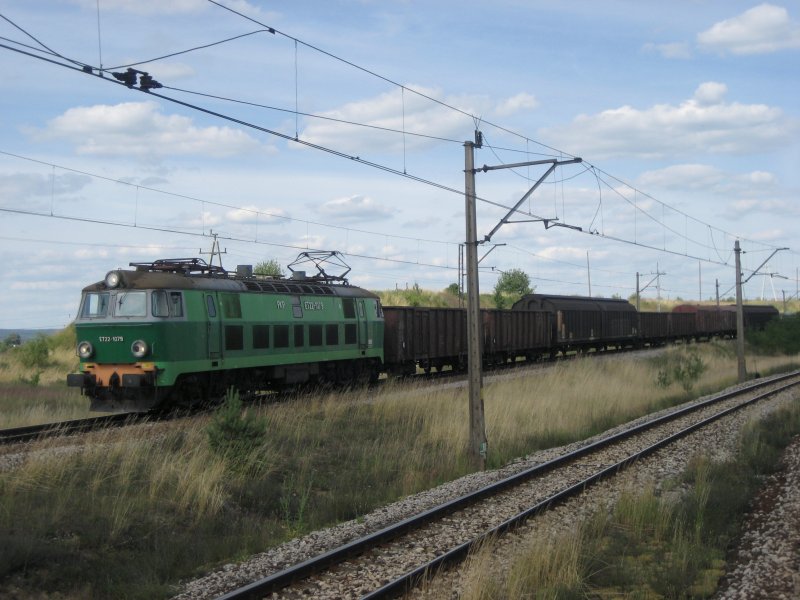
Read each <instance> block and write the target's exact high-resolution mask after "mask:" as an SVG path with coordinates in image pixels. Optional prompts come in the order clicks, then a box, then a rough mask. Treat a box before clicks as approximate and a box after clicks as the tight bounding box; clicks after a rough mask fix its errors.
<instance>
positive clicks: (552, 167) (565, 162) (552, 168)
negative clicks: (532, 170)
mask: <svg viewBox="0 0 800 600" xmlns="http://www.w3.org/2000/svg"><path fill="white" fill-rule="evenodd" d="M581 162H583V159H582V158H572V159H570V160H556V159H550V160H535V161H532V162H527V163H516V164H513V165H500V166H497V167H489V166H486V165H483V168H482V169H475V170H476V171H483V172H484V173H485V172H486V171H494V170H497V169H512V168H514V167H524V166H529V165H546V164H549V165H550V167H549V168H548V169H547V171H545V173H544V175H542V176H541V177H540V178H539V179H538V180H537V181H536V183H534V184H533V186H532V187H531V189H529V190H528V191H527V192H525V194H524V195H523V196H522V198H520V199H519V201H518V202H517V203H516V204H515V205H514V208H512V209H511V210H509V211H508V213H507V214H506V216H505V217H503V218H502V219H500V222H499V223H498V224H497V225H495V227H494V229H492V230H491V231H490V232H489V233H488V234H486V235H485V236H484V238H483V240H484V241H485V242H488V241H490V240H491V239H492V236H493V235H494V234H495V233H497V230H498V229H500V228H501V227H502V226H503V225H505V224H506V223H508V222H509V218H510V217H511V215H513V214H514V213H515V212H517V209H518V208H519V207H520V206H521V205H522V203H523V202H525V200H527V199H528V198H530V196H531V194H532V193H533V192H534V191H536V188H538V187H539V186H540V185H541V184H542V182H543V181H544V180H545V179H547V178H548V177H549V176H550V174H551V173H552V172H553V171H555V170H556V167H560V166H561V165H571V164H574V163H581ZM539 220H541V221H543V222H544V224H545V228H548V229H549V226H548V225H549V222H550V221H551V220H552V219H539Z"/></svg>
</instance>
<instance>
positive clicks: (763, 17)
mask: <svg viewBox="0 0 800 600" xmlns="http://www.w3.org/2000/svg"><path fill="white" fill-rule="evenodd" d="M697 43H698V44H699V45H700V46H701V47H705V48H708V49H710V50H715V51H717V52H720V53H722V54H725V53H726V52H730V53H731V54H740V55H741V54H765V53H768V52H776V51H778V50H785V49H795V48H800V24H798V23H797V22H796V21H793V20H792V19H791V18H790V17H789V13H788V11H787V10H786V9H785V8H783V7H782V6H775V5H774V4H766V3H765V4H760V5H758V6H756V7H754V8H751V9H749V10H746V11H745V12H743V13H742V14H740V15H737V16H735V17H732V18H730V19H726V20H724V21H720V22H719V23H715V24H714V25H712V26H711V28H710V29H707V30H706V31H703V32H701V33H699V34H697Z"/></svg>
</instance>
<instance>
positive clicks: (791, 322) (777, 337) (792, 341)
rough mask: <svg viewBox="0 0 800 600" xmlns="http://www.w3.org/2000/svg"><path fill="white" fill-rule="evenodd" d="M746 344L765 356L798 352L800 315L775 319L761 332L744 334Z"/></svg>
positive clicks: (799, 348)
mask: <svg viewBox="0 0 800 600" xmlns="http://www.w3.org/2000/svg"><path fill="white" fill-rule="evenodd" d="M745 338H746V340H747V342H748V343H749V344H750V345H751V346H752V347H753V348H754V349H756V350H758V351H761V352H764V353H765V354H797V353H798V352H800V315H792V316H790V317H784V318H782V319H775V320H773V321H770V322H769V323H767V326H766V327H765V328H764V330H763V331H747V332H745Z"/></svg>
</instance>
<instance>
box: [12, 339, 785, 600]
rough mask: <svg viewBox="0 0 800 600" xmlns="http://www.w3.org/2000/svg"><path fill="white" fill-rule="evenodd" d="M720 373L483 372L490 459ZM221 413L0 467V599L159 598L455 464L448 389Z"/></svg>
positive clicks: (671, 356) (456, 429) (680, 356)
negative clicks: (488, 376)
mask: <svg viewBox="0 0 800 600" xmlns="http://www.w3.org/2000/svg"><path fill="white" fill-rule="evenodd" d="M692 356H695V357H696V358H695V359H692ZM692 360H696V361H697V360H699V362H700V363H701V364H702V365H703V366H704V369H701V370H700V372H699V373H698V374H697V376H696V378H692V379H691V381H687V380H686V379H681V378H680V377H675V376H674V373H675V365H685V364H688V363H689V362H691V361H692ZM748 364H749V366H750V368H751V370H752V369H758V370H760V371H761V372H762V373H767V372H769V371H770V370H773V369H775V370H778V369H786V368H790V367H791V366H792V365H793V364H794V361H793V359H792V358H787V357H767V356H750V357H749V363H748ZM665 374H672V375H671V376H669V377H666V376H665ZM735 378H736V361H735V357H734V356H733V354H732V351H731V344H730V343H722V344H702V345H696V346H694V345H692V346H688V347H677V348H673V349H671V350H668V351H667V352H665V353H661V354H659V355H658V356H657V357H654V358H641V357H639V358H620V359H614V360H605V361H601V360H593V359H577V360H574V361H570V362H569V363H561V364H559V365H558V366H556V367H554V368H551V369H544V370H537V371H532V372H530V373H529V374H527V375H525V376H522V377H515V378H505V377H503V378H498V380H497V381H495V382H493V383H489V384H487V386H486V389H485V399H486V400H485V402H486V420H487V428H488V437H489V443H490V447H489V463H490V465H491V466H492V467H494V466H499V465H502V464H505V463H506V462H508V461H509V460H511V459H513V458H515V457H518V456H520V455H523V454H526V453H528V452H531V451H533V450H536V449H539V448H545V447H550V446H553V445H558V444H563V443H567V442H570V441H573V440H578V439H582V438H585V437H586V436H589V435H592V434H594V433H597V432H600V431H603V430H605V429H606V428H608V427H611V426H613V425H616V424H618V423H621V422H625V421H628V420H630V419H632V418H635V417H638V416H640V415H643V414H646V413H648V412H650V411H653V410H656V409H659V408H662V407H665V406H668V405H671V404H675V403H678V402H681V401H684V400H686V399H687V398H690V397H692V396H696V395H699V394H702V393H705V392H708V391H711V390H714V389H719V388H721V387H725V386H728V385H730V384H732V383H733V382H734V381H735ZM687 384H688V385H687ZM15 385H18V384H15ZM30 387H31V388H32V389H38V390H40V391H42V397H41V399H40V400H34V399H33V397H31V398H30V404H31V406H33V405H36V404H37V403H39V404H41V405H43V406H46V407H52V406H57V405H58V399H57V396H58V395H57V394H53V392H52V390H50V388H48V387H42V386H38V387H36V388H33V386H30ZM621 392H622V393H621ZM0 402H2V398H0ZM64 402H65V403H66V402H67V401H66V400H65V401H64ZM233 409H234V410H231V411H228V412H227V413H226V412H225V411H224V410H223V411H221V412H220V413H219V414H218V415H216V416H213V417H203V418H196V419H193V420H191V421H182V422H175V423H170V424H167V425H164V424H162V425H158V426H155V427H154V428H142V427H135V428H128V429H125V430H110V431H108V432H105V433H102V434H99V435H95V436H94V437H91V438H86V439H82V440H79V441H76V442H70V445H72V446H74V448H73V449H72V450H70V451H68V452H65V451H55V450H54V451H53V452H42V453H34V454H30V455H29V457H28V458H27V460H26V462H25V463H24V464H23V465H22V466H21V467H19V468H17V469H14V470H10V471H5V472H0V596H1V595H3V594H4V593H10V591H11V590H16V589H21V590H27V592H26V593H32V592H33V591H37V592H38V591H41V592H44V593H52V594H55V593H58V594H61V596H60V597H64V598H108V597H126V598H154V597H166V596H168V595H169V594H170V593H171V592H173V591H174V590H175V585H176V582H178V581H179V580H180V579H182V578H188V577H192V576H194V575H197V574H199V573H202V572H203V571H205V570H207V569H210V568H213V567H214V566H215V565H219V564H223V563H225V562H230V561H233V560H238V559H241V558H244V557H246V556H247V555H249V554H251V553H253V552H256V551H259V550H263V549H265V548H268V547H270V546H273V545H276V544H279V543H280V542H282V541H285V540H287V539H290V538H291V537H294V536H296V535H298V534H302V533H304V532H306V531H309V530H313V529H316V528H319V527H322V526H325V525H329V524H333V523H336V522H339V521H343V520H347V519H351V518H357V517H358V516H359V515H361V514H364V513H365V512H367V511H369V510H371V509H372V508H375V507H377V506H380V505H382V504H385V503H387V502H390V501H392V500H395V499H397V498H400V497H403V496H405V495H408V494H411V493H414V492H417V491H420V490H424V489H428V488H430V487H432V486H435V485H436V484H438V483H441V482H444V481H448V480H451V479H454V478H457V477H459V476H461V475H463V474H465V473H467V472H468V471H469V466H468V461H467V458H466V443H467V399H466V390H465V389H463V388H450V389H446V390H443V389H442V388H419V387H416V386H410V385H409V384H407V383H402V384H400V385H391V384H390V385H388V386H385V387H383V388H381V389H380V390H377V391H375V390H360V391H356V392H353V393H332V394H327V395H322V396H317V397H310V398H302V399H299V400H296V401H291V402H285V403H281V404H271V405H265V406H262V407H251V408H249V409H248V410H247V411H245V412H244V413H242V412H241V411H239V410H238V409H237V408H236V407H235V406H234V407H233ZM14 410H16V411H17V412H19V411H20V409H19V407H18V408H17V409H14ZM43 410H44V409H43ZM59 410H60V409H58V410H55V412H54V414H55V413H58V414H61V413H60V412H59ZM0 412H3V413H5V412H6V407H5V406H3V407H2V408H0ZM37 414H39V413H37ZM45 420H50V419H45ZM45 446H52V447H53V448H56V447H59V442H58V441H57V440H55V441H49V442H46V444H45ZM23 597H24V596H23Z"/></svg>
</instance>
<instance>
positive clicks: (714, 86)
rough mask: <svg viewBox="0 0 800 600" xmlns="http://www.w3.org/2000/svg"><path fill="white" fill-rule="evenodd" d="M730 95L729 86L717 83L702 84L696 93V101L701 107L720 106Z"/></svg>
mask: <svg viewBox="0 0 800 600" xmlns="http://www.w3.org/2000/svg"><path fill="white" fill-rule="evenodd" d="M727 93H728V86H727V85H725V84H724V83H717V82H716V81H707V82H705V83H701V84H700V85H699V86H698V88H697V89H696V90H695V91H694V101H695V102H697V104H698V105H699V106H713V105H714V104H719V103H720V102H722V101H723V99H724V98H725V94H727Z"/></svg>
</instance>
